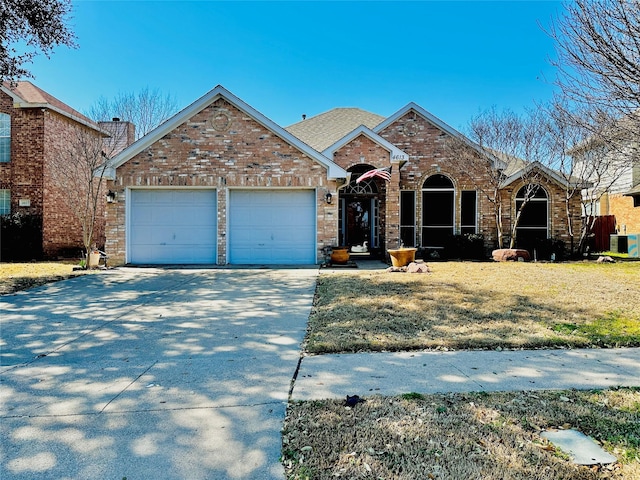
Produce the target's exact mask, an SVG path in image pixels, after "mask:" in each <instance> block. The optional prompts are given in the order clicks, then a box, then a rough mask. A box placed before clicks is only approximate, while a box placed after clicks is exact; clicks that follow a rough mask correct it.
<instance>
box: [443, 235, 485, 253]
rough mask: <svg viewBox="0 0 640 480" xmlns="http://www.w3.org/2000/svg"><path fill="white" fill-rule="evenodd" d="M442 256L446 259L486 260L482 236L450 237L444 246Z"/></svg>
mask: <svg viewBox="0 0 640 480" xmlns="http://www.w3.org/2000/svg"><path fill="white" fill-rule="evenodd" d="M443 255H444V256H445V257H446V258H460V259H464V260H484V259H486V253H485V248H484V236H483V235H482V234H478V233H465V234H462V235H451V236H449V238H448V240H447V243H446V244H445V246H444V251H443Z"/></svg>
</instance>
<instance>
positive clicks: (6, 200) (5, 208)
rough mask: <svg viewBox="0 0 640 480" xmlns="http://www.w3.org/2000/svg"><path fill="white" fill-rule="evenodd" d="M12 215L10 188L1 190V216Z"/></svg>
mask: <svg viewBox="0 0 640 480" xmlns="http://www.w3.org/2000/svg"><path fill="white" fill-rule="evenodd" d="M10 213H11V190H9V189H8V188H3V189H0V215H9V214H10Z"/></svg>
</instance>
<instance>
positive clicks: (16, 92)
mask: <svg viewBox="0 0 640 480" xmlns="http://www.w3.org/2000/svg"><path fill="white" fill-rule="evenodd" d="M0 90H2V91H3V92H4V93H6V94H7V95H9V96H10V97H11V98H12V99H13V106H14V107H15V108H47V109H49V110H53V111H54V112H57V113H59V114H60V115H63V116H65V117H67V118H69V119H71V120H73V121H74V122H78V123H81V124H83V125H85V126H87V127H89V128H92V129H94V130H98V131H102V129H101V128H100V127H99V125H98V124H97V123H96V122H94V121H93V120H91V119H90V118H88V117H86V116H84V115H83V114H81V113H80V112H78V111H77V110H75V109H73V108H71V107H70V106H69V105H67V104H66V103H64V102H62V101H60V100H58V99H57V98H56V97H54V96H53V95H51V94H49V93H47V92H45V91H44V90H42V89H41V88H39V87H36V86H35V85H34V84H33V83H31V82H28V81H21V82H17V83H16V84H14V85H11V84H10V83H9V82H3V83H2V85H0Z"/></svg>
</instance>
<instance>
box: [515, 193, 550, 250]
mask: <svg viewBox="0 0 640 480" xmlns="http://www.w3.org/2000/svg"><path fill="white" fill-rule="evenodd" d="M523 205H524V208H522V207H523ZM521 208H522V213H521V214H520V221H519V222H518V226H517V228H516V244H517V246H518V248H524V249H527V250H530V249H533V248H534V247H535V246H536V243H537V242H538V241H540V240H545V239H547V238H549V198H548V196H547V192H546V191H545V189H544V188H542V186H540V185H525V186H524V187H522V188H521V189H520V190H518V193H517V194H516V211H520V209H521Z"/></svg>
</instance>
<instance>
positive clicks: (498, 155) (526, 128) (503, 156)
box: [447, 108, 544, 248]
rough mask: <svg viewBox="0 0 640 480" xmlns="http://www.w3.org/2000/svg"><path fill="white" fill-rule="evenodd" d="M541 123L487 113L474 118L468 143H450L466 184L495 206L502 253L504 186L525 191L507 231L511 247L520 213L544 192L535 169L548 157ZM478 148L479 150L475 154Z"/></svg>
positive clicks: (536, 118)
mask: <svg viewBox="0 0 640 480" xmlns="http://www.w3.org/2000/svg"><path fill="white" fill-rule="evenodd" d="M542 121H543V117H542V116H541V115H540V114H539V113H536V112H528V113H527V115H525V116H521V115H517V114H516V113H514V112H513V111H510V110H504V111H502V112H499V111H497V110H496V109H495V108H492V109H490V110H487V111H485V112H483V113H480V114H479V115H477V116H475V117H474V118H472V120H471V122H470V123H469V127H468V129H467V130H468V131H467V137H468V138H469V139H470V140H471V141H472V144H469V142H468V141H466V140H465V139H461V138H450V139H449V142H448V144H447V149H448V151H449V154H450V156H451V158H452V159H453V165H454V169H455V170H456V173H458V174H459V175H460V176H461V177H463V178H466V179H467V181H469V182H470V183H471V184H473V185H474V186H475V188H476V189H477V190H478V191H479V192H480V193H481V194H482V195H483V196H484V198H485V199H486V200H487V201H489V203H490V204H491V205H492V206H493V215H494V218H495V226H496V237H497V245H498V247H502V246H503V245H504V243H505V237H506V234H505V224H504V218H505V210H506V207H508V205H509V199H508V198H505V195H504V186H505V181H507V180H511V181H515V180H517V181H518V183H519V184H523V185H524V189H523V192H524V197H523V198H522V201H521V202H519V206H518V209H517V210H516V211H515V216H513V217H512V220H511V223H510V226H509V232H508V233H509V246H510V248H513V247H514V246H515V242H516V233H517V228H518V225H519V222H520V219H521V216H522V212H523V211H524V209H525V208H526V206H527V205H528V203H529V202H530V201H531V199H532V198H534V197H535V195H536V193H537V191H538V189H539V188H540V182H539V180H540V176H541V170H540V168H537V167H538V166H539V165H542V164H541V163H540V160H541V159H542V158H543V157H544V155H543V150H542V145H541V144H540V138H539V136H540V134H541V125H542ZM474 147H475V148H474Z"/></svg>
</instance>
